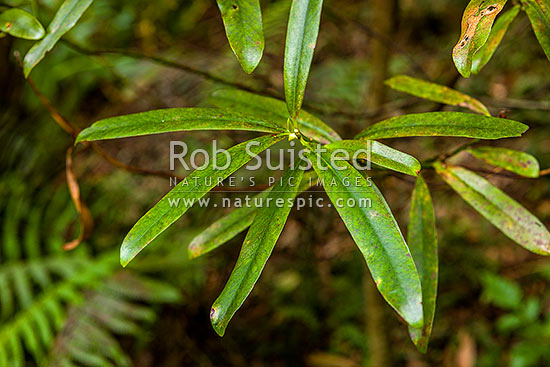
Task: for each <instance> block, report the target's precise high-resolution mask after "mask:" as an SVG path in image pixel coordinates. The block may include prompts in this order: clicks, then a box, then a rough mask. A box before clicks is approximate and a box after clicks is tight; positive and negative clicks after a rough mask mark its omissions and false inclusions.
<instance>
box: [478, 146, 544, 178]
mask: <svg viewBox="0 0 550 367" xmlns="http://www.w3.org/2000/svg"><path fill="white" fill-rule="evenodd" d="M468 152H469V153H470V154H471V155H473V156H474V157H476V158H478V159H482V160H484V161H485V162H487V163H489V164H492V165H493V166H497V167H502V168H504V169H505V170H507V171H510V172H514V173H516V174H518V175H520V176H525V177H531V178H536V177H539V172H540V166H539V162H538V161H537V159H536V158H535V157H533V156H532V155H531V154H527V153H524V152H519V151H517V150H512V149H506V148H496V147H479V148H469V149H468Z"/></svg>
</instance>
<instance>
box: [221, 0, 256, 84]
mask: <svg viewBox="0 0 550 367" xmlns="http://www.w3.org/2000/svg"><path fill="white" fill-rule="evenodd" d="M217 3H218V7H219V8H220V12H221V14H222V19H223V25H224V27H225V33H226V34H227V39H228V40H229V45H230V46H231V49H232V50H233V52H234V53H235V56H236V57H237V60H239V63H240V64H241V66H242V67H243V70H244V71H245V72H246V73H248V74H250V73H252V72H253V71H254V69H256V66H258V64H259V63H260V60H261V59H262V54H263V52H264V31H263V25H262V11H261V9H260V2H259V0H217Z"/></svg>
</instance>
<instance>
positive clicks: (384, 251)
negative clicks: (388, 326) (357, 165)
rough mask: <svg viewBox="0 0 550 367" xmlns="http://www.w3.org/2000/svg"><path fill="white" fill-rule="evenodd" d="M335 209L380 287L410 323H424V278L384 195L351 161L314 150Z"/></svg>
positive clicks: (314, 160) (315, 164)
mask: <svg viewBox="0 0 550 367" xmlns="http://www.w3.org/2000/svg"><path fill="white" fill-rule="evenodd" d="M308 159H309V160H310V162H311V164H312V165H313V168H314V169H315V171H316V172H317V175H318V176H319V178H320V179H321V180H322V182H323V185H324V188H325V191H326V192H327V194H328V196H329V198H330V200H331V201H332V203H333V204H334V207H335V208H336V210H337V211H338V213H339V214H340V217H341V218H342V220H343V221H344V224H345V225H346V227H347V228H348V230H349V232H350V233H351V236H352V237H353V239H354V241H355V243H356V244H357V246H358V247H359V250H361V253H362V254H363V257H364V258H365V261H366V262H367V266H368V267H369V269H370V272H371V274H372V277H373V279H374V281H375V283H376V286H377V287H378V290H379V291H380V293H381V294H382V296H383V297H384V298H385V299H386V301H387V302H388V303H389V304H390V305H391V306H392V307H393V308H394V309H395V310H396V311H397V313H398V314H399V315H400V316H401V317H402V318H403V319H404V320H405V321H406V322H407V323H408V324H410V325H412V326H414V327H422V325H423V315H422V290H421V286H420V278H419V276H418V272H417V271H416V267H415V265H414V262H413V260H412V258H411V254H410V252H409V249H408V247H407V244H406V243H405V239H404V238H403V235H402V234H401V231H400V230H399V226H398V225H397V222H396V220H395V218H394V217H393V215H392V213H391V211H390V208H389V206H388V204H387V203H386V201H385V200H384V197H383V196H382V195H381V194H380V193H379V191H378V189H377V188H376V186H375V185H374V183H372V182H368V181H367V180H366V179H365V178H364V177H363V176H361V174H359V172H357V171H356V170H355V169H354V168H353V167H352V166H351V165H350V164H349V163H347V162H345V161H339V162H338V163H336V161H335V162H331V159H330V154H329V153H326V152H325V153H321V154H320V155H315V154H314V153H312V152H310V153H309V154H308Z"/></svg>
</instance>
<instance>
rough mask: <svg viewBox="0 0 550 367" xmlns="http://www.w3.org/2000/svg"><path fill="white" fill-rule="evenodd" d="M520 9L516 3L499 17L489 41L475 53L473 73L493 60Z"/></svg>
mask: <svg viewBox="0 0 550 367" xmlns="http://www.w3.org/2000/svg"><path fill="white" fill-rule="evenodd" d="M520 9H521V7H520V6H519V5H515V6H514V7H512V8H511V9H510V10H508V11H506V12H505V13H504V14H502V15H501V16H500V17H498V19H497V20H496V22H495V25H494V26H493V29H492V30H491V34H490V35H489V39H488V40H487V43H485V45H483V47H481V48H480V49H479V51H477V52H476V53H475V55H474V58H473V60H472V73H474V74H477V73H479V72H480V71H481V69H482V68H483V67H484V66H485V65H486V64H487V63H488V62H489V60H491V57H492V56H493V54H494V53H495V51H496V49H497V47H498V45H500V42H501V41H502V38H503V37H504V35H505V34H506V31H508V27H509V26H510V24H512V22H513V21H514V19H516V17H517V15H518V14H519V11H520Z"/></svg>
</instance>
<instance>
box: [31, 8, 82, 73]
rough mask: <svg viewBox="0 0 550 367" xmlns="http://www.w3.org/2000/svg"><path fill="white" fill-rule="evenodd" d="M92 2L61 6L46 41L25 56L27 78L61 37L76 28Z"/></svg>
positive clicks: (49, 27) (36, 45) (49, 28)
mask: <svg viewBox="0 0 550 367" xmlns="http://www.w3.org/2000/svg"><path fill="white" fill-rule="evenodd" d="M92 1H93V0H65V1H64V2H63V4H61V7H60V8H59V10H58V11H57V13H56V14H55V17H54V18H53V20H52V21H51V23H50V25H49V26H48V29H47V30H46V36H45V37H44V39H42V40H41V41H40V42H38V43H36V44H35V45H34V46H33V47H32V48H31V49H30V50H29V52H28V53H27V54H26V55H25V59H24V60H23V71H24V73H25V77H28V76H29V74H30V73H31V71H32V69H34V67H35V66H36V65H37V64H38V63H39V62H40V61H41V60H42V59H43V58H44V56H46V54H47V53H48V52H49V51H51V50H52V49H53V48H54V46H55V44H56V43H57V42H58V41H59V40H60V39H61V37H63V35H64V34H65V33H67V32H68V31H70V30H71V28H73V27H74V26H75V24H76V22H77V21H78V19H80V17H81V16H82V14H84V12H85V11H86V9H88V7H89V6H90V4H91V3H92Z"/></svg>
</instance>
